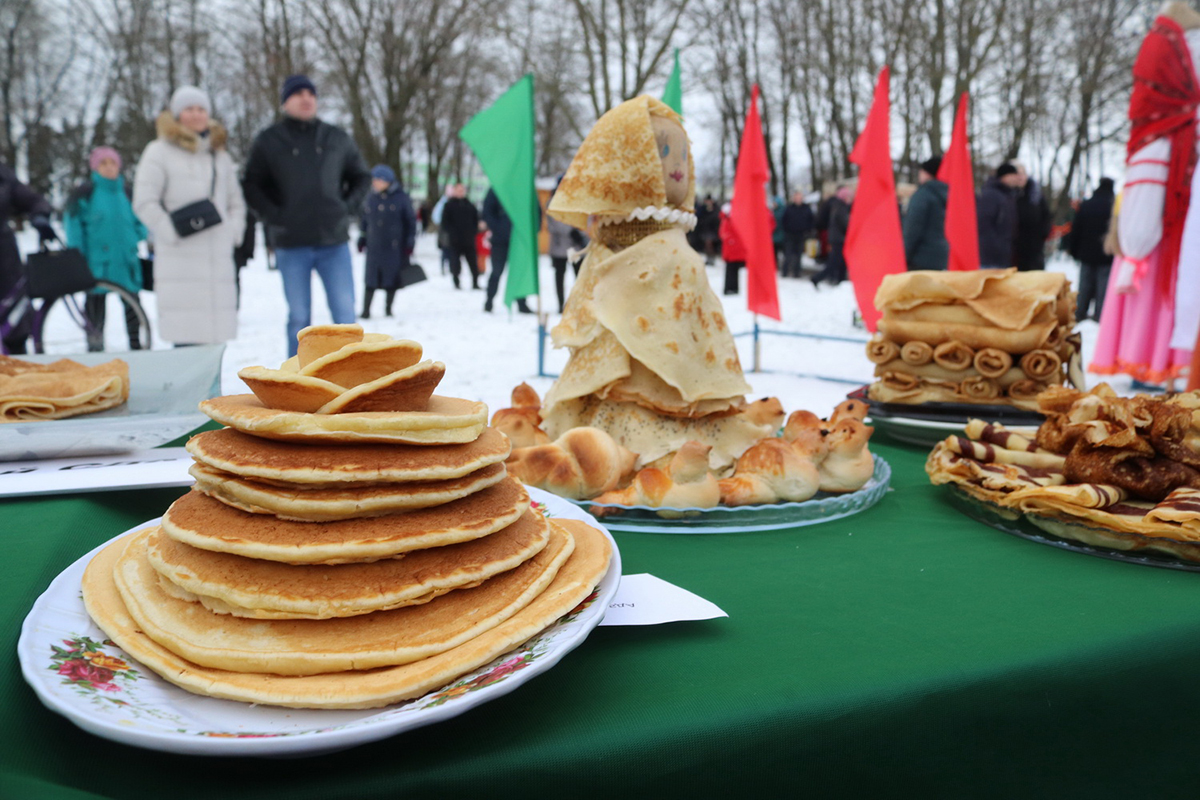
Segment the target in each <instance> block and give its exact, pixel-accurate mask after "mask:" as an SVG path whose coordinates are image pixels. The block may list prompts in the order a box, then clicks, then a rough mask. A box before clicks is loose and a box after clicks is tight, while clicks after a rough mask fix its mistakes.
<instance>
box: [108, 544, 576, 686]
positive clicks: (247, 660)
mask: <svg viewBox="0 0 1200 800" xmlns="http://www.w3.org/2000/svg"><path fill="white" fill-rule="evenodd" d="M150 533H151V530H143V531H140V532H139V533H138V534H137V535H136V536H135V537H134V538H133V539H132V540H131V541H130V543H129V545H128V546H127V547H126V548H125V552H124V553H123V554H122V555H121V557H120V558H119V559H118V560H117V563H116V566H115V567H114V570H113V577H114V581H115V582H116V584H117V591H119V592H120V594H121V599H122V601H124V603H125V607H126V609H128V611H129V615H130V616H131V617H132V618H133V619H134V620H135V621H136V622H137V624H138V626H139V627H140V628H141V630H142V631H143V632H144V633H145V634H146V635H147V636H149V637H150V638H151V639H153V640H154V641H156V642H158V643H159V644H160V645H162V646H163V647H166V648H167V649H168V650H170V651H171V652H173V653H176V654H178V655H180V656H182V657H184V658H186V659H188V660H189V661H193V662H195V663H197V664H199V665H201V666H206V667H212V668H214V669H227V670H232V671H234V672H268V673H272V674H276V675H317V674H320V673H323V672H343V671H346V670H354V669H373V668H375V667H385V666H393V665H396V664H408V663H410V662H413V661H418V660H420V659H422V658H428V657H429V656H432V655H436V654H438V653H442V652H445V651H446V650H449V649H450V648H452V647H457V646H458V645H460V644H463V643H465V642H468V641H470V640H471V639H473V638H475V637H476V636H478V635H479V634H481V633H483V632H484V631H487V630H490V629H491V628H494V627H495V626H496V625H499V624H500V623H501V622H503V621H504V620H506V619H508V618H509V617H511V616H512V615H513V614H515V613H517V612H518V611H520V610H521V609H522V608H524V607H525V606H527V605H529V604H530V603H531V602H533V600H534V599H535V598H537V596H538V595H539V594H541V593H542V592H543V591H545V589H546V587H547V586H549V585H550V582H551V581H553V580H554V575H555V573H557V572H558V570H559V568H560V567H561V566H562V564H563V563H564V562H565V561H566V560H567V557H568V556H570V554H571V550H572V549H574V540H573V539H572V538H571V535H570V534H567V533H563V532H561V531H555V532H554V533H553V534H551V537H550V541H549V543H547V545H546V546H545V547H544V548H543V549H542V550H541V552H539V553H538V554H537V555H536V556H534V557H533V558H531V559H529V560H528V561H526V562H525V563H523V564H521V565H520V566H518V567H516V568H515V569H511V570H509V571H508V572H505V573H503V574H501V575H497V576H496V577H494V578H491V579H489V580H486V581H484V582H483V583H481V584H480V585H479V586H477V587H475V588H473V589H460V590H458V591H454V592H450V593H448V594H445V595H442V596H441V597H438V598H436V599H435V600H431V601H430V602H428V603H424V604H422V605H416V606H406V607H404V608H397V609H393V610H391V611H376V612H374V613H371V614H362V615H360V616H356V617H344V618H338V619H302V620H257V619H243V618H241V617H232V616H229V615H225V614H214V613H213V612H211V611H209V610H208V609H206V608H205V607H204V606H202V605H200V604H199V603H189V602H187V601H184V600H180V599H178V598H175V597H171V596H170V595H168V594H167V593H166V592H164V591H163V590H162V589H161V588H160V586H159V583H158V572H156V571H155V569H154V567H152V566H151V565H150V561H149V559H148V558H147V555H146V540H147V539H148V538H149V535H150Z"/></svg>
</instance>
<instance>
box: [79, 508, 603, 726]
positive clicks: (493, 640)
mask: <svg viewBox="0 0 1200 800" xmlns="http://www.w3.org/2000/svg"><path fill="white" fill-rule="evenodd" d="M550 524H551V526H552V527H554V528H557V529H559V530H563V531H569V532H570V534H571V535H572V537H573V538H574V540H575V550H574V552H573V553H571V557H570V558H568V559H567V562H566V563H565V564H564V565H563V566H562V568H560V569H559V571H558V574H557V575H555V577H554V581H553V582H552V583H551V584H550V586H549V587H548V588H547V589H546V591H544V592H542V594H541V595H539V596H538V597H537V599H535V600H534V601H533V602H532V603H530V604H529V605H528V606H526V607H525V608H523V609H522V610H520V611H518V612H517V613H516V614H514V615H513V616H512V617H510V618H509V619H507V620H505V621H504V622H502V623H500V624H499V625H497V626H496V627H494V628H492V629H491V630H489V631H487V632H486V633H483V634H481V635H479V636H477V637H475V638H474V639H471V640H470V641H468V642H466V643H465V644H461V645H459V646H458V647H455V648H453V649H451V650H447V651H446V652H444V653H439V654H438V655H436V656H432V657H430V658H425V659H422V660H420V661H416V662H413V663H411V664H405V665H403V666H399V667H385V668H382V669H375V670H370V671H364V672H358V671H353V672H338V673H334V674H332V675H308V676H281V675H268V674H262V673H243V672H228V671H225V670H215V669H208V668H206V667H201V666H199V665H197V664H193V663H192V662H190V661H187V660H186V659H183V658H180V657H179V656H177V655H175V654H174V653H172V652H171V651H170V650H167V649H166V648H164V647H162V646H161V645H159V644H157V643H155V642H154V640H152V639H150V638H149V637H148V636H146V635H145V634H144V633H142V631H141V630H139V629H138V626H137V623H136V622H134V621H133V619H132V618H131V617H130V616H129V613H128V611H127V610H126V608H125V604H124V602H123V601H122V600H121V595H120V594H119V593H118V591H117V588H116V583H115V582H114V580H113V566H114V564H115V563H116V560H117V559H118V558H119V557H120V555H121V553H122V552H123V551H124V549H125V546H126V544H127V543H128V541H129V538H130V537H123V538H121V539H119V540H117V541H115V542H113V543H112V544H110V545H109V546H108V547H107V548H105V549H104V550H102V551H101V552H100V553H99V554H97V555H96V557H95V558H93V559H92V562H91V563H90V564H89V565H88V568H87V570H86V571H85V572H84V576H83V601H84V604H85V606H86V607H87V611H88V613H89V614H90V615H91V617H92V619H93V620H95V622H96V624H97V625H98V626H100V628H101V629H102V630H103V631H104V632H105V634H107V635H108V637H109V638H110V639H112V641H113V642H115V643H116V644H117V646H118V647H120V648H121V649H122V650H124V651H125V652H126V653H127V654H129V655H130V656H132V657H133V658H135V659H137V660H138V661H139V662H141V663H142V664H143V665H144V666H146V667H147V668H149V669H151V670H153V671H154V672H156V673H158V674H159V675H161V676H162V677H163V678H164V679H165V680H167V681H170V682H171V683H173V684H175V685H176V686H179V687H180V688H183V689H186V690H187V691H189V692H195V693H197V694H202V695H208V696H211V697H220V698H224V699H227V700H237V701H241V702H245V703H262V704H266V705H277V706H290V707H293V708H377V707H379V706H386V705H389V704H391V703H396V702H400V701H402V700H410V699H412V698H416V697H420V696H422V695H424V694H425V693H427V692H429V691H431V690H433V689H437V688H438V687H441V686H445V685H446V684H448V683H450V682H451V681H453V680H454V679H455V678H458V677H459V676H461V675H464V674H466V673H468V672H470V671H471V670H473V669H476V668H478V667H481V666H483V665H484V664H487V663H488V662H489V661H492V660H493V659H495V658H497V657H498V656H500V655H501V654H503V653H506V652H508V651H509V650H512V649H513V648H515V647H518V646H519V645H521V644H523V643H524V642H526V641H528V640H529V639H530V638H532V637H534V636H536V635H537V634H538V633H540V632H541V631H542V630H544V629H545V628H546V627H548V626H549V625H551V624H552V623H553V622H554V621H555V620H557V619H558V618H560V617H562V616H563V615H564V614H567V613H568V612H570V611H571V610H572V609H573V608H575V607H576V606H577V605H578V604H579V603H580V602H581V601H583V600H584V599H585V598H586V597H587V596H588V594H590V593H591V592H592V590H593V589H594V588H595V586H596V584H597V583H599V582H600V579H601V578H603V577H604V574H605V572H607V571H608V563H609V558H610V556H611V549H610V546H609V544H608V540H607V539H606V538H605V537H604V534H602V533H600V531H598V530H596V529H595V528H592V527H590V526H588V525H587V524H585V523H583V522H578V521H576V520H569V519H556V520H552V521H551V523H550ZM132 535H133V534H131V536H132Z"/></svg>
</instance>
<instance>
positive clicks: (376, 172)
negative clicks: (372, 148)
mask: <svg viewBox="0 0 1200 800" xmlns="http://www.w3.org/2000/svg"><path fill="white" fill-rule="evenodd" d="M371 177H372V178H378V179H379V180H381V181H387V182H388V183H395V182H396V173H395V172H393V171H392V168H391V167H389V166H388V165H386V164H376V165H375V166H373V167H371Z"/></svg>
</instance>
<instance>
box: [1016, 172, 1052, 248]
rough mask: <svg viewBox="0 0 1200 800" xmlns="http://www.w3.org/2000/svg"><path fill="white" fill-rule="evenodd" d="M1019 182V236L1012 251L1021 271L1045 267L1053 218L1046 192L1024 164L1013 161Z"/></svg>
mask: <svg viewBox="0 0 1200 800" xmlns="http://www.w3.org/2000/svg"><path fill="white" fill-rule="evenodd" d="M1013 166H1015V167H1016V168H1017V175H1018V176H1019V177H1020V182H1019V183H1018V185H1017V239H1016V241H1015V242H1014V243H1013V254H1014V256H1015V258H1016V264H1017V269H1019V270H1021V271H1026V270H1035V269H1045V268H1046V240H1047V239H1048V238H1050V230H1051V229H1052V228H1053V227H1054V220H1053V218H1052V217H1051V216H1050V203H1049V202H1048V201H1047V200H1046V193H1045V192H1043V191H1042V187H1041V186H1040V185H1039V184H1038V182H1037V181H1035V180H1034V179H1033V178H1030V177H1029V175H1028V174H1026V172H1025V167H1023V166H1021V165H1020V164H1014V165H1013Z"/></svg>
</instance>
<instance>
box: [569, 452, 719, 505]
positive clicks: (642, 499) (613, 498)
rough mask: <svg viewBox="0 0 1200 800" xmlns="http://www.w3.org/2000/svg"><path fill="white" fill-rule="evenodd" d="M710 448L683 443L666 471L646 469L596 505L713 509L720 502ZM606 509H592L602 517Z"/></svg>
mask: <svg viewBox="0 0 1200 800" xmlns="http://www.w3.org/2000/svg"><path fill="white" fill-rule="evenodd" d="M711 449H712V446H711V445H707V444H701V443H700V442H696V441H691V442H686V443H685V444H684V445H683V446H682V447H680V448H679V449H678V450H677V451H675V455H674V456H672V457H671V461H670V463H668V464H667V467H666V469H656V468H654V467H647V468H646V469H643V470H641V471H640V472H638V474H637V475H635V476H634V478H633V482H632V483H630V484H629V486H627V487H625V488H624V489H619V490H616V491H611V492H605V493H604V494H602V495H600V496H599V497H597V498H596V500H595V502H597V503H616V504H619V505H624V506H650V507H651V508H712V507H714V506H716V505H717V503H719V502H720V501H721V489H720V487H719V486H718V484H717V479H716V477H714V476H713V474H712V473H711V472H709V469H708V451H709V450H711ZM604 511H605V509H602V508H593V509H592V513H593V514H600V515H603V513H604Z"/></svg>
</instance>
